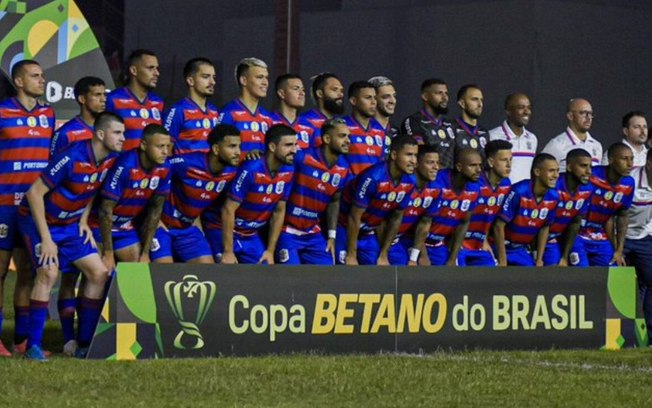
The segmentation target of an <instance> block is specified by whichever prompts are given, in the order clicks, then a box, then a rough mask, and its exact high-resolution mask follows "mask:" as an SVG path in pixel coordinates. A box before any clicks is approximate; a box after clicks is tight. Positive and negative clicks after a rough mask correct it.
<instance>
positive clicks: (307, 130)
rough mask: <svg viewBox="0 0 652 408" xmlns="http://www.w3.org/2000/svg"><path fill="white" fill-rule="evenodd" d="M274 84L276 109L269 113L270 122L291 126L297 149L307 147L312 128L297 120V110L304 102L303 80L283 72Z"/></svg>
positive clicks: (309, 144) (301, 107)
mask: <svg viewBox="0 0 652 408" xmlns="http://www.w3.org/2000/svg"><path fill="white" fill-rule="evenodd" d="M274 85H275V86H274V88H275V89H276V99H277V102H278V109H277V110H276V111H275V112H273V113H272V114H271V116H272V124H274V125H286V126H289V127H291V128H292V129H294V130H295V131H296V132H297V149H298V150H303V149H307V148H309V147H310V146H311V143H310V135H311V134H312V133H313V129H312V127H310V126H308V125H304V124H302V123H301V121H300V120H299V110H301V109H303V107H304V106H305V104H306V89H305V88H304V87H303V80H302V79H301V77H300V76H299V75H296V74H283V75H281V76H279V77H278V78H276V83H275V84H274Z"/></svg>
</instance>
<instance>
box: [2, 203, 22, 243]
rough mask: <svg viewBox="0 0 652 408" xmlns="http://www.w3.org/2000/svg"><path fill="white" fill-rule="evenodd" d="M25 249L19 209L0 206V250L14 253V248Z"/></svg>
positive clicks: (11, 206)
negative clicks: (19, 220) (20, 227)
mask: <svg viewBox="0 0 652 408" xmlns="http://www.w3.org/2000/svg"><path fill="white" fill-rule="evenodd" d="M24 247H25V244H24V243H23V238H22V237H21V233H20V229H19V228H18V207H16V206H15V205H0V250H3V251H13V249H14V248H24Z"/></svg>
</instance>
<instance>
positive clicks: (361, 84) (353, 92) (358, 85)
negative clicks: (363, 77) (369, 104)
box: [348, 81, 376, 98]
mask: <svg viewBox="0 0 652 408" xmlns="http://www.w3.org/2000/svg"><path fill="white" fill-rule="evenodd" d="M367 88H371V89H376V88H374V86H373V85H371V83H369V82H368V81H355V82H353V83H352V84H351V85H349V91H348V95H349V98H354V97H357V96H358V95H359V94H360V90H361V89H367Z"/></svg>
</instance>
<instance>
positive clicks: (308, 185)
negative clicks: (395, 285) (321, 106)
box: [276, 118, 351, 265]
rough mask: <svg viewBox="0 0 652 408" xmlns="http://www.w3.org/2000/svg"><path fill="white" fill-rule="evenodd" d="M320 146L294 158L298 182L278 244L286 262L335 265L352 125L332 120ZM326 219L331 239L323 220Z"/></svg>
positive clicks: (279, 258) (324, 128)
mask: <svg viewBox="0 0 652 408" xmlns="http://www.w3.org/2000/svg"><path fill="white" fill-rule="evenodd" d="M320 133H321V138H322V139H324V142H323V143H322V145H321V146H320V147H314V148H312V149H309V150H302V151H300V152H298V153H297V155H296V157H295V159H294V182H293V184H292V191H291V193H290V198H289V199H288V202H287V206H286V211H285V222H284V223H283V230H282V231H281V235H280V237H279V240H278V244H277V245H276V247H277V250H276V261H277V262H278V263H282V264H299V263H302V264H316V265H333V264H334V262H335V236H336V227H337V215H338V212H339V209H340V196H341V192H342V188H343V186H344V183H345V182H346V180H347V178H348V174H349V166H348V163H347V162H346V159H345V157H344V155H346V154H347V153H348V152H349V145H350V144H351V142H350V141H349V133H350V132H349V128H348V126H346V123H344V120H342V119H339V118H334V119H328V120H327V121H326V122H324V124H323V125H322V128H321V132H320ZM324 218H325V219H326V226H327V228H328V241H326V240H325V239H324V236H323V234H322V230H321V227H320V225H319V224H320V220H321V219H324Z"/></svg>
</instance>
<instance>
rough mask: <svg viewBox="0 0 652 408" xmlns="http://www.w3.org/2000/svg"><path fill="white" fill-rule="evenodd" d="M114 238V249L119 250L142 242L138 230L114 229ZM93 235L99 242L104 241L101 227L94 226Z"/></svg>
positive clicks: (112, 234)
mask: <svg viewBox="0 0 652 408" xmlns="http://www.w3.org/2000/svg"><path fill="white" fill-rule="evenodd" d="M111 236H112V238H113V251H119V250H121V249H123V248H127V247H130V246H132V245H135V244H140V237H139V236H138V231H136V230H131V231H113V232H112V233H111ZM93 237H94V238H95V242H97V243H98V244H101V243H102V234H101V233H100V229H99V228H93Z"/></svg>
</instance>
